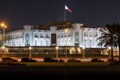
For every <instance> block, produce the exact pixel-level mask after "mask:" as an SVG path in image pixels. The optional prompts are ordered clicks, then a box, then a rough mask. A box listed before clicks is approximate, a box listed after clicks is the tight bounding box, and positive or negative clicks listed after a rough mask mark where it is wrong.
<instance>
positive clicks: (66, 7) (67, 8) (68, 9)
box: [65, 5, 72, 13]
mask: <svg viewBox="0 0 120 80" xmlns="http://www.w3.org/2000/svg"><path fill="white" fill-rule="evenodd" d="M65 10H67V11H68V12H70V13H72V10H71V9H70V8H69V7H68V6H67V5H65Z"/></svg>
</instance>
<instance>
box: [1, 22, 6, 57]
mask: <svg viewBox="0 0 120 80" xmlns="http://www.w3.org/2000/svg"><path fill="white" fill-rule="evenodd" d="M0 26H1V27H2V28H3V47H4V49H3V55H2V56H4V55H5V43H6V34H5V29H6V28H7V26H6V25H5V24H4V23H3V22H2V23H1V24H0Z"/></svg>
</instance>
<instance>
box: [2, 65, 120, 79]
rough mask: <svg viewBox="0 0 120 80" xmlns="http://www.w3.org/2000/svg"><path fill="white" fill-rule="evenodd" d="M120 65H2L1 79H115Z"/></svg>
mask: <svg viewBox="0 0 120 80" xmlns="http://www.w3.org/2000/svg"><path fill="white" fill-rule="evenodd" d="M119 75H120V65H112V66H68V65H65V66H22V65H5V66H0V79H1V80H9V79H12V80H13V79H14V80H28V79H31V80H35V79H39V80H46V79H47V80H55V79H56V80H71V79H72V80H76V79H77V80H78V79H84V80H88V79H90V80H105V79H106V80H115V79H117V78H119Z"/></svg>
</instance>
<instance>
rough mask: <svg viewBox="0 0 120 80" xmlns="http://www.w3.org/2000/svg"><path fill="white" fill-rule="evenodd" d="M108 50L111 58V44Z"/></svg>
mask: <svg viewBox="0 0 120 80" xmlns="http://www.w3.org/2000/svg"><path fill="white" fill-rule="evenodd" d="M108 50H109V52H108V56H109V59H110V58H111V47H110V46H109V47H108Z"/></svg>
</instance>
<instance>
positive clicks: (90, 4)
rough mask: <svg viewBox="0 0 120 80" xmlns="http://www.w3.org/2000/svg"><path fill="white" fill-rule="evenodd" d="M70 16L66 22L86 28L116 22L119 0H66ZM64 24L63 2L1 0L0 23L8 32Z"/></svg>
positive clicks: (119, 15)
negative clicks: (55, 22) (76, 23)
mask: <svg viewBox="0 0 120 80" xmlns="http://www.w3.org/2000/svg"><path fill="white" fill-rule="evenodd" d="M66 1H67V2H66V4H67V5H68V7H69V8H71V9H72V11H73V13H72V14H71V13H69V12H67V20H69V21H75V22H80V23H83V24H86V25H87V26H88V27H97V26H104V25H105V24H109V23H113V22H120V0H66ZM63 20H64V0H1V1H0V21H5V22H6V23H7V25H8V27H9V29H13V28H14V29H15V28H16V29H17V28H22V26H23V25H25V24H33V25H39V24H40V25H44V24H47V23H49V22H52V21H63Z"/></svg>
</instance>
